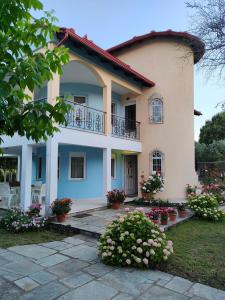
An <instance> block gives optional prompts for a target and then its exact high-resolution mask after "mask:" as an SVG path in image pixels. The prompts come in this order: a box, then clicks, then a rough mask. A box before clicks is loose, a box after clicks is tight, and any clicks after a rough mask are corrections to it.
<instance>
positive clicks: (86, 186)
mask: <svg viewBox="0 0 225 300" xmlns="http://www.w3.org/2000/svg"><path fill="white" fill-rule="evenodd" d="M71 152H84V153H85V155H86V178H85V179H84V180H70V179H69V156H70V153H71ZM112 155H113V156H115V158H116V178H115V179H112V189H115V188H116V189H119V190H122V189H123V174H124V173H123V155H122V154H121V152H119V151H113V153H112ZM38 157H42V178H41V179H39V180H41V181H42V182H43V183H45V182H46V148H45V147H39V148H37V152H36V153H35V154H33V158H32V183H34V182H35V181H36V180H37V179H36V174H37V158H38ZM59 158H60V159H59V170H60V171H59V180H58V197H59V198H63V197H69V198H73V199H83V198H98V197H100V198H102V197H103V150H102V149H99V148H91V147H81V146H65V145H61V146H59Z"/></svg>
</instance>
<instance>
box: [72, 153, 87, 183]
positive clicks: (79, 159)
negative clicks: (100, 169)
mask: <svg viewBox="0 0 225 300" xmlns="http://www.w3.org/2000/svg"><path fill="white" fill-rule="evenodd" d="M85 164H86V160H85V155H84V153H71V154H70V165H69V179H85Z"/></svg>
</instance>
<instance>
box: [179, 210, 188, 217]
mask: <svg viewBox="0 0 225 300" xmlns="http://www.w3.org/2000/svg"><path fill="white" fill-rule="evenodd" d="M187 214H188V212H187V211H186V210H178V215H179V218H186V217H187Z"/></svg>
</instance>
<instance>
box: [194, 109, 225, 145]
mask: <svg viewBox="0 0 225 300" xmlns="http://www.w3.org/2000/svg"><path fill="white" fill-rule="evenodd" d="M223 139H225V112H220V113H218V114H216V115H215V116H213V117H212V119H211V120H209V121H206V123H205V125H204V126H203V127H202V128H201V130H200V135H199V142H200V143H204V144H211V143H213V141H219V140H223Z"/></svg>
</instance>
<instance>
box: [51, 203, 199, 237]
mask: <svg viewBox="0 0 225 300" xmlns="http://www.w3.org/2000/svg"><path fill="white" fill-rule="evenodd" d="M126 207H128V206H126ZM129 208H130V210H131V211H132V210H134V209H135V207H133V206H130V207H129ZM144 211H145V212H148V211H149V208H147V207H146V208H144ZM123 214H126V212H125V210H124V208H122V209H119V210H113V209H105V208H102V209H98V210H92V211H85V212H82V213H78V214H75V215H70V216H69V218H68V219H67V220H66V221H65V222H64V223H59V222H52V223H51V227H52V228H54V229H56V230H59V231H69V232H74V233H81V234H86V235H89V236H93V237H96V238H99V237H100V235H101V234H102V233H103V232H104V231H105V228H106V227H107V225H108V224H110V223H111V222H112V221H113V220H114V219H115V218H118V217H119V216H121V215H123ZM192 216H193V214H192V213H189V215H188V216H187V217H186V218H177V219H176V221H175V222H168V225H165V226H162V225H159V227H160V228H163V229H164V230H168V229H169V228H171V227H173V226H176V225H177V224H180V223H182V222H185V221H186V220H188V219H190V218H191V217H192Z"/></svg>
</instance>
